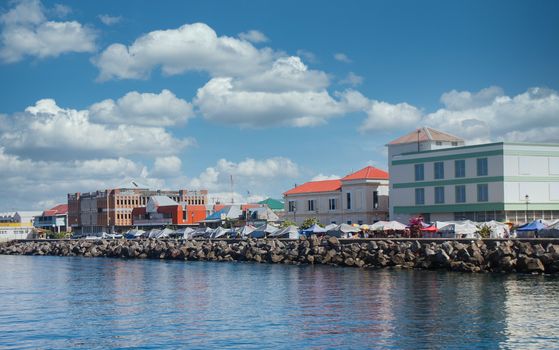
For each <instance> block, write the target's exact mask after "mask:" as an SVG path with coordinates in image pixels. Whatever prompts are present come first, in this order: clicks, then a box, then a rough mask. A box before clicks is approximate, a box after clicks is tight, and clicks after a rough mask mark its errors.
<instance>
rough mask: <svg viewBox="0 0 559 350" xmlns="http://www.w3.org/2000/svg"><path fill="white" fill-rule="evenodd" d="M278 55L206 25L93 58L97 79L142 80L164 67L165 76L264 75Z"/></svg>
mask: <svg viewBox="0 0 559 350" xmlns="http://www.w3.org/2000/svg"><path fill="white" fill-rule="evenodd" d="M276 55H277V54H276V53H274V52H273V51H272V50H271V49H269V48H262V49H257V48H255V47H254V46H253V45H252V44H251V43H250V42H248V41H246V40H241V39H237V38H233V37H227V36H218V35H217V34H216V32H215V31H214V30H213V29H212V28H210V27H209V26H208V25H206V24H204V23H194V24H186V25H183V26H181V27H180V28H177V29H169V30H157V31H153V32H150V33H147V34H145V35H143V36H141V37H139V38H138V39H136V40H135V41H134V42H133V43H132V45H130V46H126V45H123V44H119V43H118V44H112V45H110V46H109V47H107V48H106V49H105V50H104V51H103V52H101V54H100V55H99V56H98V57H97V58H96V59H94V64H95V65H96V66H97V67H98V68H99V70H100V73H99V77H98V79H99V80H101V81H104V80H109V79H142V78H147V77H148V76H149V74H150V72H151V71H152V70H153V69H154V68H156V67H161V70H162V72H163V73H164V74H166V75H175V74H181V73H184V72H187V71H204V72H208V73H210V74H211V75H212V76H237V75H246V74H249V73H251V72H252V73H253V72H261V71H264V70H265V67H266V66H267V65H269V63H270V62H271V61H273V59H274V58H275V56H276Z"/></svg>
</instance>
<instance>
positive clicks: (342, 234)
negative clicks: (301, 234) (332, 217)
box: [327, 224, 361, 238]
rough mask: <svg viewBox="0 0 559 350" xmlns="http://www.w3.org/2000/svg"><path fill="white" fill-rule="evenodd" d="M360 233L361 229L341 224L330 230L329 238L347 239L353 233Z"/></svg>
mask: <svg viewBox="0 0 559 350" xmlns="http://www.w3.org/2000/svg"><path fill="white" fill-rule="evenodd" d="M358 232H361V229H360V228H359V227H355V226H351V225H348V224H340V225H336V227H333V228H332V229H330V230H328V233H327V234H328V235H329V236H334V237H339V238H347V237H349V236H351V234H352V233H358Z"/></svg>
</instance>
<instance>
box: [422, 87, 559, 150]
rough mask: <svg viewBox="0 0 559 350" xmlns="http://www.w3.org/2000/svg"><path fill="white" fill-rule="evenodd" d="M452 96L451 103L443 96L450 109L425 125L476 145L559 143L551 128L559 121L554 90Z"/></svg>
mask: <svg viewBox="0 0 559 350" xmlns="http://www.w3.org/2000/svg"><path fill="white" fill-rule="evenodd" d="M452 93H453V94H452V98H450V100H449V95H446V96H445V95H443V96H445V103H446V105H447V106H450V107H451V108H441V109H439V110H437V111H436V112H433V113H430V114H428V115H426V116H425V118H424V121H425V123H426V124H428V125H432V126H435V125H437V126H439V128H441V129H443V130H449V131H452V132H453V133H455V134H457V135H459V136H462V137H465V138H466V139H468V140H471V141H474V142H483V141H488V140H506V141H553V142H557V141H559V136H556V135H557V134H555V135H553V133H552V132H551V129H550V128H554V127H556V126H557V123H558V121H559V93H558V92H557V91H555V90H549V89H544V88H531V89H528V90H527V91H526V92H524V93H521V94H518V95H516V96H506V95H504V94H503V93H502V90H500V89H499V88H490V89H484V90H481V91H480V92H478V93H473V94H472V93H469V92H467V91H466V92H452Z"/></svg>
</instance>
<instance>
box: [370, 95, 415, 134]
mask: <svg viewBox="0 0 559 350" xmlns="http://www.w3.org/2000/svg"><path fill="white" fill-rule="evenodd" d="M366 112H367V118H366V119H365V121H364V122H363V123H362V124H361V127H360V130H361V131H369V130H394V129H400V128H402V126H403V125H416V124H417V123H418V122H419V121H420V120H421V116H422V114H421V111H420V110H419V109H417V108H416V107H414V106H412V105H409V104H407V103H398V104H390V103H386V102H381V101H374V100H373V101H371V102H370V105H369V107H368V108H367V109H366Z"/></svg>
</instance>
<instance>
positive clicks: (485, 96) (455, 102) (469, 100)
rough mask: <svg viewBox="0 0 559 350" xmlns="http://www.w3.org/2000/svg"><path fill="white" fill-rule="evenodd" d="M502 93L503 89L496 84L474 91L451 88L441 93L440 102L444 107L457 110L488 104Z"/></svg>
mask: <svg viewBox="0 0 559 350" xmlns="http://www.w3.org/2000/svg"><path fill="white" fill-rule="evenodd" d="M503 95H504V92H503V89H501V88H500V87H497V86H491V87H488V88H486V89H481V90H480V91H479V92H476V93H471V92H469V91H456V90H452V91H449V92H445V93H444V94H442V96H441V103H442V104H443V105H444V106H445V107H446V109H449V110H454V111H459V110H465V109H472V108H477V107H483V106H487V105H490V104H492V103H493V101H494V100H495V99H496V98H497V97H500V96H503Z"/></svg>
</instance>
